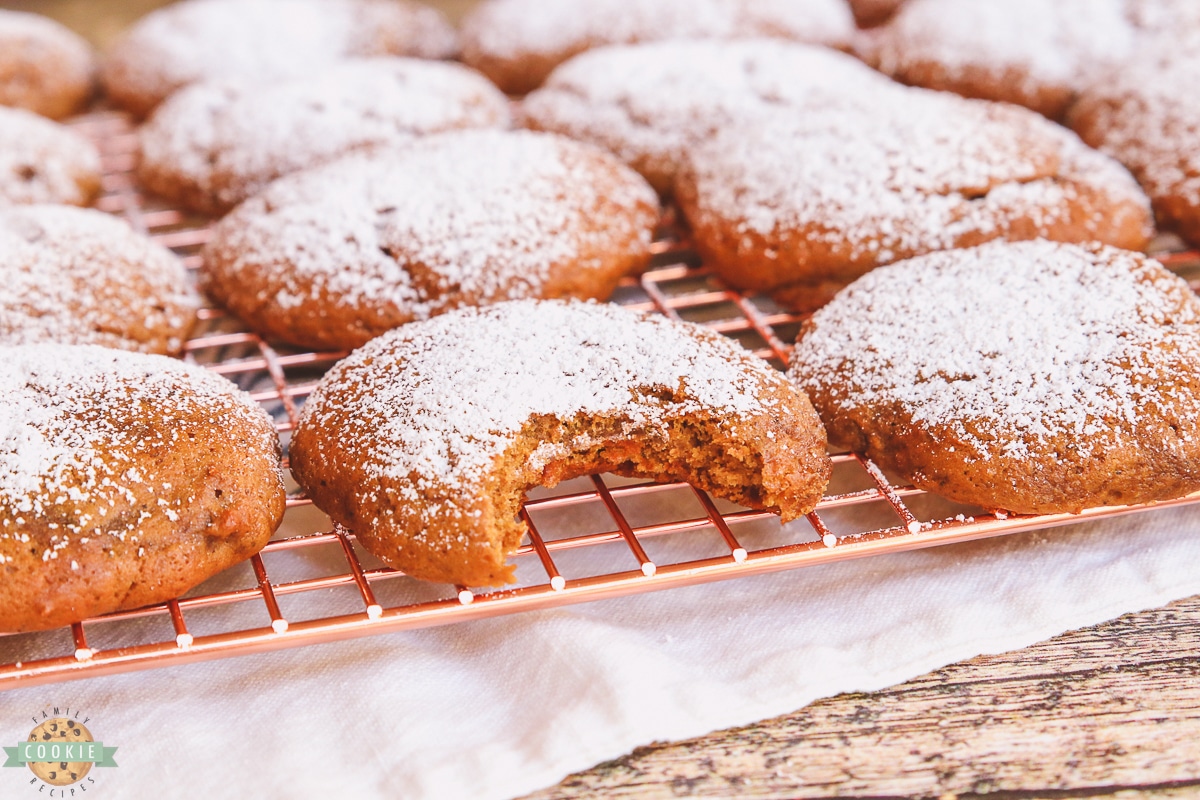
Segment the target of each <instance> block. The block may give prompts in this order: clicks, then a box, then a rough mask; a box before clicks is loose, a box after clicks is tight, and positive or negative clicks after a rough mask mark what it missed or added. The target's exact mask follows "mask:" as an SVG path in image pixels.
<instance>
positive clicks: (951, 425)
mask: <svg viewBox="0 0 1200 800" xmlns="http://www.w3.org/2000/svg"><path fill="white" fill-rule="evenodd" d="M789 375H790V377H791V378H792V379H793V380H795V381H796V383H797V385H799V386H800V387H801V388H803V389H804V390H805V391H807V392H808V393H809V394H810V396H811V397H812V400H813V404H814V405H815V406H816V408H817V411H818V413H819V414H820V415H821V418H822V419H823V420H824V421H825V424H826V426H828V429H829V436H830V439H831V440H832V441H835V442H838V443H840V444H843V445H845V446H847V447H850V448H852V449H854V450H856V451H858V452H863V453H866V454H867V455H869V456H870V457H871V458H872V459H875V460H876V461H878V462H879V463H880V464H881V465H883V466H884V467H886V468H888V469H891V470H893V471H895V472H896V473H898V474H900V475H903V476H904V477H905V478H907V479H909V480H911V481H912V482H913V483H914V484H915V485H916V486H918V487H920V488H922V489H927V490H929V491H932V492H936V493H938V494H941V495H944V496H946V497H949V498H951V499H953V500H957V501H960V502H963V503H971V504H974V505H979V506H983V507H986V508H999V509H1005V510H1008V511H1015V512H1020V513H1031V514H1049V513H1058V512H1078V511H1080V510H1081V509H1084V508H1089V507H1092V506H1105V505H1123V504H1133V503H1148V502H1153V501H1156V500H1166V499H1168V498H1173V497H1179V496H1182V495H1185V494H1187V493H1189V492H1192V491H1195V490H1197V489H1200V417H1197V415H1196V408H1197V407H1198V403H1200V301H1198V300H1197V299H1196V297H1195V295H1193V293H1192V292H1191V290H1190V289H1189V288H1188V286H1187V284H1186V283H1185V282H1184V281H1183V280H1181V279H1180V278H1178V277H1176V276H1174V275H1172V274H1171V273H1170V272H1168V271H1167V270H1166V269H1164V268H1163V267H1162V266H1161V265H1160V264H1158V263H1157V262H1156V261H1153V260H1151V259H1149V258H1146V257H1145V256H1143V255H1141V254H1138V253H1130V252H1125V251H1121V250H1116V249H1113V248H1108V247H1103V246H1100V245H1091V246H1084V247H1080V246H1075V245H1064V244H1056V243H1052V242H1046V241H1033V242H1023V243H1017V244H1008V243H992V244H988V245H985V246H983V247H979V248H975V249H969V250H955V251H948V252H943V253H935V254H931V255H928V256H923V257H921V258H916V259H912V260H911V261H905V262H903V263H900V264H895V265H892V266H890V267H884V268H882V269H879V270H876V271H875V272H872V273H871V274H870V275H867V276H865V277H864V278H861V279H860V280H858V281H856V282H855V283H854V284H853V285H851V286H850V287H849V288H847V289H846V290H845V291H844V292H843V293H841V294H840V295H838V297H837V298H836V299H834V301H833V302H832V303H830V304H829V305H828V306H826V307H825V308H824V309H822V310H821V311H819V312H817V314H816V315H815V316H813V317H812V319H811V321H810V322H809V323H807V324H806V326H805V328H804V330H803V331H802V332H801V337H800V341H799V342H798V343H797V346H796V350H795V354H794V356H793V361H792V367H791V371H790V372H789Z"/></svg>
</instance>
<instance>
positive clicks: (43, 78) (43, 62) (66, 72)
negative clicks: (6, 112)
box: [0, 10, 94, 119]
mask: <svg viewBox="0 0 1200 800" xmlns="http://www.w3.org/2000/svg"><path fill="white" fill-rule="evenodd" d="M93 69H94V65H93V61H92V48H91V47H89V46H88V43H87V42H85V41H84V40H83V39H82V38H80V37H79V36H77V35H76V34H74V33H72V32H71V31H70V30H68V29H67V28H65V27H63V26H62V25H59V24H58V23H57V22H54V21H53V20H51V19H48V18H46V17H43V16H40V15H38V14H24V13H21V12H19V11H4V10H0V105H4V106H15V107H17V108H24V109H26V110H28V111H32V112H34V113H35V114H41V115H42V116H45V117H51V118H53V119H61V118H63V117H65V116H68V115H70V114H73V113H75V112H76V111H79V110H80V108H81V107H82V106H83V104H84V103H86V102H87V100H88V98H89V97H90V96H91V94H92V72H93Z"/></svg>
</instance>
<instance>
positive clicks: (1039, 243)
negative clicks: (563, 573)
mask: <svg viewBox="0 0 1200 800" xmlns="http://www.w3.org/2000/svg"><path fill="white" fill-rule="evenodd" d="M859 25H862V26H872V27H861V28H860V27H858V26H859ZM1189 37H1200V13H1197V12H1196V11H1195V9H1194V7H1193V6H1192V5H1191V4H1190V3H1187V2H1183V1H1182V0H1180V1H1179V2H1171V1H1170V0H1086V2H1084V0H1041V1H1040V2H1020V3H1014V2H1007V1H1005V2H1001V0H977V1H976V2H972V3H963V2H958V0H908V2H897V0H891V1H890V2H880V1H879V0H875V1H874V2H867V0H857V1H856V2H852V3H847V2H846V0H636V1H633V0H570V1H568V0H485V2H483V3H480V4H478V6H477V7H474V8H473V9H472V10H471V11H470V12H469V13H468V14H467V15H466V17H465V19H463V21H462V25H461V27H460V28H458V29H456V28H455V27H454V26H453V25H452V24H451V23H450V22H449V21H448V19H447V18H446V17H445V16H443V15H442V14H441V13H439V12H438V11H436V10H434V9H432V8H430V7H428V6H422V5H419V4H415V3H410V2H404V0H183V2H179V3H176V4H173V5H171V6H168V7H166V8H163V9H160V10H156V11H154V12H152V13H149V14H148V15H146V16H145V17H144V18H142V19H141V20H139V21H138V22H137V23H136V24H134V25H133V26H132V27H131V28H129V30H128V31H125V32H123V33H122V34H121V35H120V36H118V37H116V38H115V41H113V42H112V43H111V44H110V45H109V46H108V47H107V49H106V52H105V53H104V54H103V55H102V56H97V55H95V54H94V53H93V52H92V50H91V48H90V47H89V45H87V44H86V43H85V42H84V41H83V40H81V39H79V38H78V37H77V36H75V35H74V34H71V33H70V32H68V31H67V30H66V29H64V28H61V27H59V26H56V25H55V24H54V23H51V22H49V21H48V20H45V19H43V18H40V17H36V16H32V15H28V14H17V13H12V12H0V104H2V105H3V106H4V107H3V108H0V350H2V351H3V352H2V353H0V365H2V366H0V420H2V421H0V564H2V565H3V568H4V569H5V570H6V571H7V574H8V575H9V576H10V577H11V578H12V580H10V581H9V582H7V583H6V584H4V588H3V589H2V590H0V591H2V592H3V598H4V600H5V603H4V604H3V607H4V609H5V610H4V611H3V612H0V631H15V630H31V629H39V628H46V627H52V626H57V625H62V624H65V623H67V622H73V621H77V620H80V619H83V618H86V617H90V616H93V615H96V614H102V613H106V612H109V611H113V610H117V609H122V608H129V607H134V606H138V605H142V604H146V603H155V602H162V601H164V600H167V599H169V598H171V597H174V596H176V595H178V594H179V593H181V592H183V591H185V590H187V589H188V588H190V587H192V586H194V585H196V584H198V583H200V582H201V581H203V580H204V579H206V578H207V577H209V576H211V575H212V574H214V573H215V572H216V571H219V570H220V569H222V568H224V567H225V566H227V565H228V564H230V563H234V562H236V561H238V560H240V559H244V558H246V557H248V556H249V555H251V554H253V553H254V552H256V551H257V550H258V549H260V548H261V547H263V546H264V545H265V543H266V542H267V541H268V539H269V538H270V536H271V534H272V532H273V531H274V529H275V527H276V526H277V525H278V523H279V520H280V518H281V516H282V513H283V505H284V491H283V474H282V471H281V469H280V461H279V451H280V443H279V439H278V437H277V434H276V431H275V428H274V426H273V425H272V423H271V420H270V418H269V417H268V416H267V415H266V414H265V412H263V411H262V410H261V409H260V408H259V407H258V406H257V405H256V404H255V403H254V402H253V401H252V400H251V399H250V397H249V396H248V395H246V394H244V393H241V392H239V391H238V390H237V389H236V388H235V387H234V386H233V385H232V384H228V382H227V381H224V379H222V378H219V377H217V376H216V375H214V374H212V373H209V372H206V371H204V370H202V369H200V368H198V367H195V366H194V365H189V364H187V363H185V362H184V361H181V360H177V358H173V357H179V356H181V355H183V354H184V353H185V352H186V341H187V339H188V336H189V334H190V331H191V330H192V326H193V324H194V322H195V318H196V313H197V310H198V309H199V308H200V307H201V306H202V305H203V304H204V303H206V302H207V303H215V304H217V305H219V306H220V307H221V308H223V309H225V310H227V311H228V312H230V313H231V314H233V315H235V316H236V317H238V318H239V319H240V320H242V321H243V322H244V324H245V325H246V326H247V327H248V328H249V329H250V330H253V331H254V332H255V333H257V334H259V335H260V336H262V337H263V338H264V339H265V340H267V341H269V342H276V343H281V344H287V345H291V346H295V347H299V348H309V349H314V350H328V351H337V352H348V351H351V350H354V349H355V348H362V349H360V350H358V352H356V353H355V354H354V355H352V356H349V358H348V359H347V360H346V361H343V362H342V363H340V364H339V365H338V366H337V367H335V368H334V369H333V370H332V371H331V372H330V373H329V375H328V376H327V377H326V378H325V380H324V381H323V382H322V383H321V385H320V386H319V387H318V388H317V389H316V391H315V393H314V394H313V395H312V397H311V398H310V399H309V400H308V402H307V404H306V405H305V408H304V410H303V413H302V416H301V418H300V423H299V426H298V428H297V430H296V431H295V432H294V434H293V437H292V439H291V448H292V455H293V464H294V465H295V467H296V470H295V478H296V479H297V481H298V482H299V484H300V486H301V487H302V488H303V489H305V490H306V491H307V492H308V494H309V495H310V496H311V497H312V498H313V499H314V501H315V502H316V503H317V504H318V506H319V507H320V508H321V509H322V510H324V511H325V512H327V513H328V514H329V515H330V516H331V517H332V518H333V519H334V520H335V521H336V522H338V523H341V524H343V525H345V526H346V527H347V528H349V529H350V530H351V531H353V532H354V533H356V534H357V535H358V536H359V537H360V540H361V541H363V542H364V544H365V545H366V546H367V547H368V548H369V549H370V550H371V552H373V553H374V554H375V555H376V556H378V557H379V558H380V559H381V560H382V561H383V562H385V563H386V564H388V565H390V566H393V567H396V568H399V569H402V570H404V571H405V572H407V573H408V574H410V575H413V576H415V577H419V578H426V579H429V580H437V581H444V582H449V583H456V584H460V585H492V584H503V583H504V582H505V581H508V580H510V579H511V569H510V568H509V567H507V566H506V562H505V559H506V557H507V555H508V554H510V553H512V552H513V551H514V550H515V549H516V548H517V547H518V546H519V544H520V541H521V536H522V534H523V528H522V526H521V525H519V524H516V523H515V522H514V516H515V514H516V512H517V509H518V507H519V503H520V501H521V498H522V497H523V496H524V494H525V492H527V491H528V490H529V489H530V488H532V487H534V486H538V485H553V484H555V483H558V482H560V481H563V480H566V479H568V478H571V477H574V476H578V475H582V474H589V473H592V472H594V471H597V470H607V471H613V472H617V473H620V474H623V475H630V476H636V477H643V478H650V479H657V480H688V481H690V482H692V483H693V484H694V485H696V486H698V487H702V488H703V489H705V490H707V491H709V492H711V493H713V494H714V495H717V496H719V497H723V498H727V499H729V500H732V501H735V502H737V503H740V504H742V505H745V506H749V507H753V508H760V509H767V510H770V511H774V512H777V513H779V514H780V515H781V517H783V518H784V519H791V518H795V517H797V516H802V515H804V514H806V513H808V512H810V511H811V510H812V509H813V508H814V507H815V505H816V504H817V502H818V501H819V500H820V498H821V496H822V493H823V491H824V489H825V486H826V483H827V481H828V479H829V475H830V471H831V469H830V464H829V459H828V457H827V456H826V448H827V435H826V431H828V438H829V440H830V441H831V442H832V443H833V445H834V446H836V447H846V448H851V449H854V450H855V451H856V452H860V453H865V454H867V455H869V456H870V457H871V458H872V459H874V460H875V461H877V462H878V463H879V464H881V465H883V466H885V467H886V468H887V469H889V470H891V471H893V472H894V473H895V474H896V475H897V476H898V477H899V478H900V479H901V480H903V481H906V482H910V483H912V484H914V485H916V486H917V487H919V488H923V489H927V490H929V491H933V492H936V493H939V494H941V495H943V496H945V497H949V498H952V499H954V500H956V501H959V502H962V503H967V504H971V505H975V506H980V507H983V508H987V509H1003V510H1005V511H1012V512H1019V513H1034V514H1036V513H1055V512H1077V511H1079V510H1082V509H1084V508H1088V507H1093V506H1099V505H1126V504H1140V503H1150V502H1154V501H1158V500H1166V499H1170V498H1175V497H1180V496H1183V495H1186V494H1189V493H1191V492H1194V491H1196V490H1197V489H1200V421H1198V420H1197V417H1196V415H1195V413H1194V409H1195V408H1196V407H1197V401H1198V400H1200V374H1198V372H1197V370H1198V369H1200V367H1198V366H1197V365H1200V358H1198V357H1200V301H1197V300H1196V298H1195V297H1194V295H1193V294H1192V292H1191V290H1190V289H1189V288H1188V286H1187V284H1186V283H1185V282H1183V281H1182V279H1180V278H1178V277H1176V276H1175V275H1173V274H1171V273H1170V272H1168V271H1167V270H1166V269H1165V268H1163V267H1162V266H1161V265H1160V264H1158V263H1157V262H1155V261H1153V260H1151V259H1149V258H1148V257H1146V256H1145V255H1144V252H1145V251H1146V250H1147V249H1148V248H1150V246H1151V243H1152V242H1153V240H1154V238H1155V236H1156V219H1157V223H1158V224H1159V225H1161V226H1162V227H1163V228H1164V229H1165V230H1168V231H1174V232H1177V233H1178V234H1179V235H1181V236H1183V237H1185V238H1186V239H1188V240H1189V241H1191V242H1193V243H1200V222H1198V221H1197V209H1200V188H1198V185H1197V181H1200V177H1197V175H1198V172H1200V167H1197V166H1196V164H1195V160H1196V159H1197V155H1196V153H1197V152H1200V146H1198V145H1200V142H1197V141H1196V139H1197V134H1196V131H1197V130H1198V129H1200V124H1198V122H1200V121H1197V120H1192V119H1191V117H1190V116H1189V115H1190V114H1192V112H1191V111H1190V109H1189V106H1187V105H1186V104H1180V103H1178V102H1175V101H1176V100H1177V99H1178V98H1179V96H1180V94H1181V93H1182V91H1183V87H1184V86H1185V85H1186V83H1187V81H1188V79H1189V78H1190V77H1191V76H1192V73H1193V72H1194V71H1195V70H1196V69H1200V66H1197V65H1198V64H1200V62H1196V60H1195V59H1188V58H1187V57H1185V56H1176V55H1174V54H1176V53H1185V52H1186V51H1187V49H1188V48H1187V47H1186V46H1185V44H1186V42H1187V41H1189ZM94 105H95V106H100V107H106V108H107V107H111V108H117V109H120V110H121V111H122V113H125V114H127V115H128V116H129V117H130V119H132V120H134V121H136V122H137V124H138V126H139V127H138V137H139V140H140V160H139V164H138V167H137V175H138V178H139V180H140V183H141V188H142V189H143V190H145V191H146V192H148V193H151V194H153V195H155V196H157V197H158V198H160V199H162V200H163V201H164V202H166V203H169V204H170V205H172V206H174V207H177V208H181V209H185V210H186V211H188V212H189V213H194V214H198V215H201V216H203V217H205V218H207V219H210V220H211V221H212V224H213V233H212V238H211V240H210V241H209V242H208V244H207V246H206V247H205V249H204V252H203V256H202V263H201V264H200V268H199V272H198V274H196V275H194V276H192V275H188V274H187V271H186V270H184V269H183V267H182V265H181V264H180V262H179V260H178V259H177V258H176V257H175V256H174V255H173V254H172V253H171V252H169V251H167V250H165V249H163V248H161V247H158V246H157V245H154V244H152V243H151V242H149V241H148V240H146V239H145V238H144V237H143V236H141V235H140V234H138V233H135V232H134V231H132V230H130V229H129V228H128V226H126V225H124V224H123V223H121V222H119V221H117V220H115V219H113V218H111V217H109V216H107V215H105V214H103V213H102V212H100V211H96V210H91V209H88V208H87V206H89V205H90V204H91V203H92V202H94V200H95V198H96V197H97V194H98V192H99V190H100V187H101V180H102V164H101V159H100V156H99V154H98V153H97V151H96V149H95V147H94V145H93V144H92V143H91V142H89V141H87V140H86V139H85V138H84V137H82V136H80V135H79V134H78V133H76V132H74V131H73V130H71V129H70V128H69V127H67V126H64V125H62V124H61V123H60V122H56V121H55V120H62V119H64V118H67V117H70V116H72V115H74V114H78V113H81V112H83V111H85V110H86V109H88V108H90V107H92V106H94ZM1072 129H1073V130H1074V131H1077V132H1078V133H1076V132H1073V130H1072ZM1081 137H1082V138H1081ZM1093 148H1099V149H1093ZM664 209H666V210H667V212H668V213H667V217H666V218H668V219H676V220H677V221H678V222H679V223H680V226H681V228H682V230H683V231H684V233H685V235H686V236H687V237H689V238H690V241H691V243H692V245H693V246H694V248H695V250H696V252H697V253H698V254H699V256H700V259H701V260H702V261H703V263H704V264H705V265H706V266H708V267H710V268H711V269H712V270H713V271H714V272H715V274H717V275H718V276H719V277H720V279H721V280H722V281H723V282H724V283H725V284H726V285H728V286H730V287H733V288H734V289H736V290H738V291H742V292H746V293H759V294H767V295H770V296H771V297H772V298H773V299H774V302H777V303H778V304H780V306H782V307H785V308H789V309H793V310H798V311H801V312H804V313H808V312H815V314H814V315H813V316H812V317H811V318H810V319H809V320H808V321H807V322H806V323H805V326H804V328H803V330H802V331H801V334H800V338H799V340H798V342H797V344H796V351H795V355H794V357H793V360H792V363H791V364H790V365H789V368H788V370H787V372H786V373H779V372H778V371H775V370H772V369H770V368H769V367H768V366H767V365H766V363H765V362H759V361H756V360H755V359H753V358H751V357H749V356H747V355H746V354H744V353H742V352H740V351H739V349H738V348H737V347H736V346H734V345H732V344H731V343H730V342H729V341H728V340H725V339H722V338H720V337H718V336H715V335H714V334H712V333H711V332H709V331H705V330H703V329H701V328H699V327H697V326H693V325H689V324H687V323H683V322H678V321H672V320H667V319H665V318H650V317H646V316H644V315H640V314H635V313H632V312H629V311H626V310H623V309H620V308H619V307H618V306H615V305H607V304H604V301H606V300H608V299H609V298H610V296H611V295H612V294H613V292H614V290H615V289H616V287H617V285H618V283H619V282H620V281H621V279H622V278H625V277H627V276H630V275H636V274H637V273H638V272H640V271H642V270H644V269H646V268H647V266H648V265H649V264H650V261H651V253H652V247H651V245H652V241H653V239H654V236H655V231H656V228H657V227H658V226H659V225H660V222H661V220H663V219H664ZM65 387H68V388H69V389H70V391H65V390H64V389H65ZM810 398H811V401H812V402H810ZM814 406H815V409H814Z"/></svg>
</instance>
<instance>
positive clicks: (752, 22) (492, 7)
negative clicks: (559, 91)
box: [463, 0, 854, 94]
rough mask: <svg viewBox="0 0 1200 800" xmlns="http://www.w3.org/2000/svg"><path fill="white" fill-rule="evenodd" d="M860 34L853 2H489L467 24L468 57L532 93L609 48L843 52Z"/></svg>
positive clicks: (511, 88)
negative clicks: (813, 47) (713, 44)
mask: <svg viewBox="0 0 1200 800" xmlns="http://www.w3.org/2000/svg"><path fill="white" fill-rule="evenodd" d="M853 34H854V20H853V17H852V16H851V14H850V9H849V7H848V6H847V5H846V3H845V0H485V2H483V3H482V4H481V5H479V6H478V7H477V8H476V9H475V10H474V11H473V12H472V13H471V14H470V15H469V16H468V17H467V18H466V20H464V21H463V59H464V60H465V61H466V62H467V63H468V64H470V65H471V66H473V67H475V68H476V69H478V70H479V71H480V72H482V73H483V74H484V75H487V76H488V77H489V78H491V79H492V80H493V81H494V82H495V83H496V85H498V86H499V87H500V88H501V89H503V90H504V91H506V92H508V93H509V94H524V93H525V92H529V91H532V90H533V89H536V88H537V87H538V86H540V85H541V84H542V81H544V80H545V79H546V76H547V75H549V74H550V72H551V70H553V69H554V68H555V67H556V66H558V65H559V64H561V63H562V62H564V61H566V60H567V59H568V58H570V57H571V56H574V55H576V54H577V53H582V52H583V51H585V50H590V49H592V48H593V47H601V46H604V45H609V44H633V43H636V42H650V41H658V40H662V39H745V38H753V37H761V36H770V37H776V38H781V39H793V40H796V41H801V42H815V43H819V44H828V45H833V46H839V47H840V46H846V45H847V44H848V43H849V42H850V39H851V37H852V36H853Z"/></svg>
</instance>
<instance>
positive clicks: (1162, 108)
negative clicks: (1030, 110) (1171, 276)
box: [1068, 48, 1200, 244]
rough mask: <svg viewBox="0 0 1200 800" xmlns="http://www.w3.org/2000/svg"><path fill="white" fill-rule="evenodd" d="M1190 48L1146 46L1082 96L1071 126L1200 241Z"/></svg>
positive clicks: (1166, 221)
mask: <svg viewBox="0 0 1200 800" xmlns="http://www.w3.org/2000/svg"><path fill="white" fill-rule="evenodd" d="M1195 53H1196V50H1195V49H1194V48H1190V49H1189V48H1169V49H1167V50H1163V51H1152V50H1145V51H1142V52H1140V53H1139V55H1138V57H1137V58H1134V59H1131V60H1130V61H1129V62H1128V63H1126V64H1123V65H1122V66H1121V67H1120V69H1114V70H1112V71H1111V73H1110V74H1108V75H1106V76H1105V78H1104V80H1100V81H1097V82H1096V83H1095V84H1094V85H1093V86H1092V87H1091V88H1090V89H1088V90H1087V91H1085V92H1084V93H1083V96H1082V97H1081V98H1080V100H1079V102H1078V103H1076V104H1075V106H1073V107H1072V109H1071V111H1070V113H1069V115H1068V124H1069V125H1070V126H1071V127H1072V128H1074V129H1075V130H1076V131H1078V132H1079V135H1080V136H1082V137H1083V140H1084V141H1085V142H1087V143H1088V144H1090V145H1092V146H1094V147H1098V148H1100V149H1101V150H1103V151H1104V152H1106V153H1108V154H1109V155H1111V156H1113V157H1114V158H1116V159H1117V160H1119V161H1121V162H1122V163H1123V164H1125V166H1127V167H1129V168H1130V169H1131V170H1133V174H1134V175H1135V176H1136V177H1137V179H1138V180H1139V181H1140V182H1141V184H1142V188H1143V189H1145V190H1146V193H1147V194H1149V195H1150V199H1151V200H1152V201H1153V203H1154V210H1155V212H1156V214H1157V215H1158V219H1159V221H1160V223H1161V224H1162V225H1163V226H1164V227H1167V228H1172V229H1175V230H1177V231H1178V232H1179V233H1180V234H1181V235H1182V236H1183V237H1184V238H1186V239H1187V240H1188V241H1190V242H1192V243H1193V244H1200V110H1198V109H1197V108H1196V105H1195V104H1194V103H1192V102H1190V101H1188V100H1187V99H1186V98H1188V97H1190V95H1191V92H1192V91H1193V87H1195V86H1196V85H1197V81H1200V57H1197V56H1196V55H1195Z"/></svg>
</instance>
